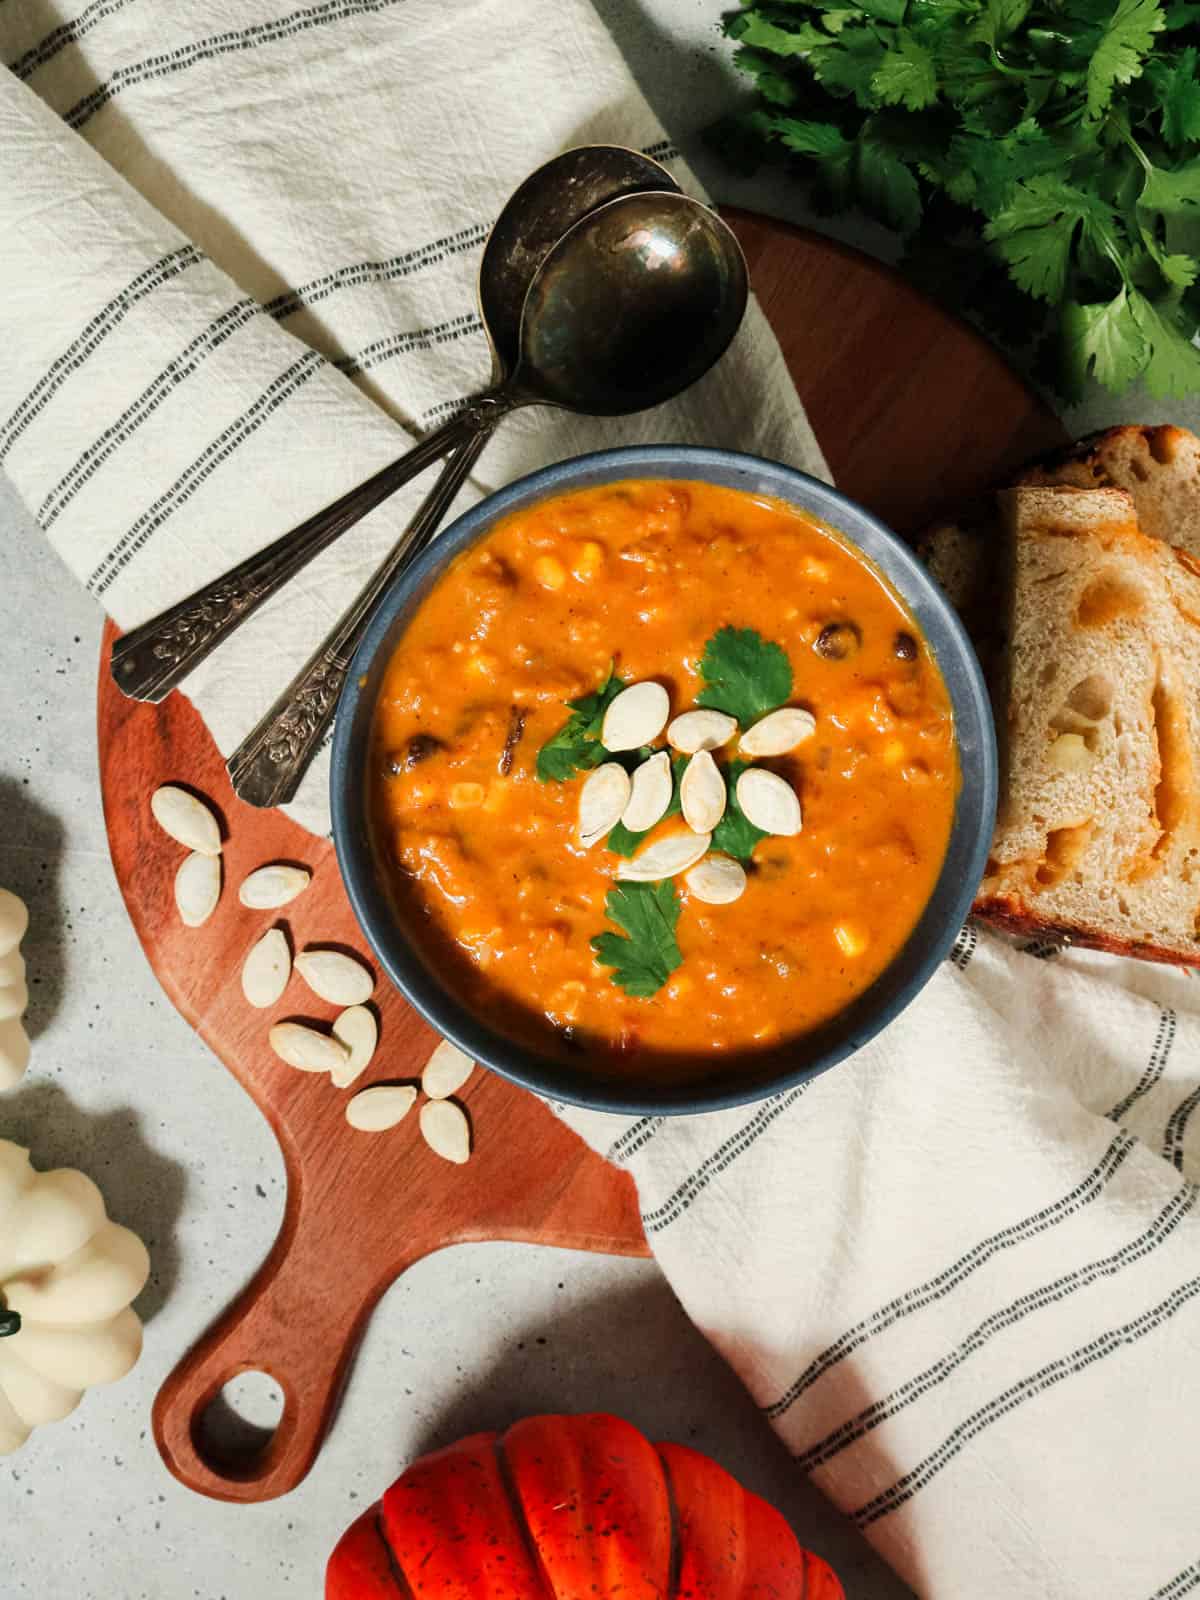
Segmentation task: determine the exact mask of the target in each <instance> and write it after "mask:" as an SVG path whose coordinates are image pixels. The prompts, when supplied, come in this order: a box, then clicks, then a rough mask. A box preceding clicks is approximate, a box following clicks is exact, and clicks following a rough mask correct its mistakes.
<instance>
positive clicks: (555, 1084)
mask: <svg viewBox="0 0 1200 1600" xmlns="http://www.w3.org/2000/svg"><path fill="white" fill-rule="evenodd" d="M632 478H655V479H660V480H661V479H666V480H678V481H683V482H686V481H689V480H691V481H697V480H698V481H701V482H708V483H714V484H718V485H722V486H724V487H728V488H734V489H741V490H743V491H745V492H748V493H750V494H758V495H767V496H770V497H772V498H774V499H777V500H782V501H785V502H787V503H789V504H792V505H796V506H799V507H800V508H801V509H802V510H804V511H807V512H809V513H810V514H812V515H814V516H816V517H818V518H819V519H821V520H822V521H823V522H825V523H827V524H828V525H829V526H830V527H831V528H832V529H833V530H834V531H835V532H836V533H838V534H840V535H841V536H842V537H843V538H844V539H845V541H846V542H847V544H849V545H850V546H851V547H852V548H854V549H857V550H859V551H861V552H862V553H863V554H864V555H866V556H867V557H868V559H869V560H870V561H871V562H873V564H874V565H875V566H876V567H877V568H878V569H879V570H880V571H882V572H883V574H884V575H885V577H886V578H887V579H888V581H889V582H890V583H891V584H892V586H893V588H895V589H896V590H897V592H898V593H899V594H900V595H901V597H902V598H903V600H904V602H905V604H906V605H907V606H908V608H909V610H910V611H911V612H912V614H913V616H914V617H915V619H916V621H917V623H918V625H919V626H920V628H921V631H922V633H923V634H924V637H925V639H926V641H927V643H928V644H929V646H930V648H931V649H932V651H933V654H934V656H935V658H936V660H937V662H938V666H939V668H940V669H941V672H942V676H943V678H944V680H945V682H946V686H947V689H948V690H949V693H950V697H951V703H952V705H953V710H954V721H955V732H956V735H957V741H958V754H959V767H960V788H959V794H958V799H957V804H956V807H955V816H954V823H953V826H952V829H951V835H950V842H949V845H948V847H947V850H946V856H945V859H944V861H943V863H942V869H941V872H940V873H939V876H938V881H937V885H936V887H935V889H934V892H933V894H932V896H931V897H930V899H929V902H928V904H927V905H926V907H925V910H924V912H923V913H922V915H921V917H920V919H919V920H918V922H917V925H916V927H915V928H914V930H913V932H912V934H911V935H910V936H909V939H908V941H907V942H906V944H905V945H904V947H903V948H902V950H901V951H900V953H899V954H898V955H897V956H896V957H895V959H894V960H893V961H892V963H891V965H890V966H889V967H888V968H886V969H885V971H884V972H883V973H882V974H881V975H880V977H879V978H878V979H877V980H876V981H875V983H874V984H872V985H871V987H870V988H869V989H868V990H866V991H865V993H864V994H863V995H862V996H860V997H859V999H858V1000H857V1001H856V1002H854V1003H853V1004H852V1005H851V1006H850V1007H849V1008H848V1009H847V1010H845V1011H843V1012H841V1013H839V1015H838V1016H837V1017H834V1018H833V1019H831V1020H830V1022H829V1023H828V1024H825V1025H823V1026H822V1027H821V1028H819V1029H817V1030H815V1031H814V1032H812V1033H809V1034H805V1035H801V1036H799V1037H797V1038H794V1039H792V1040H790V1041H785V1043H784V1044H782V1045H780V1046H778V1047H776V1048H775V1049H774V1050H770V1051H765V1052H759V1053H756V1054H754V1055H753V1056H743V1057H737V1056H730V1057H728V1058H717V1059H716V1060H715V1061H714V1074H713V1077H712V1078H711V1079H710V1080H709V1079H702V1080H699V1081H690V1082H684V1083H678V1084H665V1085H653V1084H637V1083H635V1082H633V1081H628V1080H625V1079H619V1080H618V1079H613V1078H604V1077H601V1076H599V1075H597V1074H594V1073H592V1072H590V1071H588V1070H586V1069H575V1068H572V1067H570V1066H567V1065H565V1064H564V1063H563V1062H561V1061H559V1060H556V1059H554V1058H553V1057H552V1056H549V1055H545V1056H537V1055H535V1054H533V1053H532V1052H531V1051H530V1050H529V1049H528V1047H527V1046H525V1045H522V1044H518V1043H516V1042H514V1041H513V1040H512V1039H510V1038H508V1037H507V1036H506V1035H505V1034H503V1033H501V1032H500V1031H499V1030H497V1029H494V1028H491V1027H489V1025H488V1024H487V1022H486V1021H485V1020H484V1019H482V1018H481V1017H478V1016H475V1015H473V1014H472V1013H470V1012H469V1011H468V1010H467V1009H466V1007H465V1006H464V1005H463V1004H462V1003H461V1002H460V1001H459V1000H458V999H456V998H455V997H454V996H453V995H452V994H451V993H450V992H449V991H448V990H447V989H445V988H443V987H442V986H441V984H440V983H439V982H438V981H437V979H436V977H435V976H434V974H433V973H432V971H431V970H430V969H429V967H427V966H426V964H425V962H424V960H423V959H422V957H421V954H420V952H419V950H418V949H417V947H416V944H415V943H414V942H413V941H410V940H409V939H408V937H407V936H406V934H405V932H404V930H403V928H402V927H401V926H400V924H399V921H398V919H397V918H396V917H395V915H394V914H393V912H392V910H391V907H390V905H389V902H388V896H387V892H386V888H385V887H384V882H383V876H382V874H381V873H380V871H379V869H378V867H377V864H376V861H375V856H374V852H373V850H372V845H371V840H370V836H369V829H368V821H367V803H368V784H367V774H366V768H367V760H368V755H369V749H370V735H371V722H372V717H373V713H374V708H375V701H376V698H377V695H378V687H379V679H380V676H381V674H382V672H383V670H384V668H385V667H386V665H387V661H388V659H389V658H390V656H391V654H392V650H393V647H394V645H395V643H396V641H397V640H398V638H399V636H400V634H401V633H402V632H403V628H404V625H405V623H406V622H407V619H408V617H409V615H410V614H411V612H412V611H413V610H414V609H415V607H416V605H417V604H419V602H420V601H421V600H422V599H423V598H424V597H425V595H426V593H427V592H428V591H429V589H430V588H431V586H432V584H433V583H434V581H435V580H436V579H437V578H438V577H439V576H440V574H441V573H442V572H443V571H444V570H445V568H446V567H447V566H448V565H449V563H450V562H451V561H452V560H453V559H454V557H455V556H457V555H458V554H459V552H460V551H462V550H464V549H465V548H466V547H467V546H468V545H470V544H472V543H474V542H475V541H477V540H478V539H480V538H482V537H484V536H485V535H486V534H487V532H488V531H489V530H490V529H491V528H492V527H493V526H494V525H495V524H496V522H498V521H499V519H500V518H501V517H504V516H507V515H508V514H509V513H510V512H514V511H519V510H522V509H524V508H525V507H527V506H530V505H533V504H534V503H536V502H537V501H539V500H544V499H546V498H547V497H549V496H550V495H554V494H562V493H564V492H566V491H568V490H573V489H585V488H591V487H596V486H598V485H603V484H606V483H617V482H620V481H622V480H626V479H632ZM997 775H998V760H997V752H996V734H995V728H994V726H993V722H992V711H991V704H990V701H989V698H988V693H987V689H986V686H985V684H984V679H983V673H982V670H981V668H980V665H979V662H978V659H977V658H976V656H975V652H974V650H973V648H972V646H971V643H970V640H969V639H968V637H967V634H966V631H965V630H964V628H963V626H962V623H961V622H960V620H959V618H958V615H957V613H956V612H955V611H954V609H953V607H952V606H951V605H950V603H949V601H948V600H947V599H946V597H945V596H944V595H943V593H942V591H941V590H940V589H939V588H938V586H937V584H936V583H935V582H934V580H933V578H932V577H931V576H930V575H929V573H928V572H927V571H926V570H925V568H924V567H923V566H922V565H921V563H920V561H919V560H918V559H917V557H916V556H915V555H914V553H913V552H912V550H911V549H910V548H909V547H908V546H907V545H906V544H904V543H903V541H902V540H901V539H900V538H899V537H898V536H897V535H896V534H894V533H892V532H891V531H890V529H888V528H887V527H886V526H885V525H884V524H883V523H882V522H880V521H879V519H878V518H877V517H875V516H873V515H872V514H871V513H870V512H869V511H866V510H865V509H864V508H863V507H862V506H860V505H858V504H857V503H856V502H855V501H853V500H850V499H848V498H847V497H846V496H845V495H843V494H842V493H841V492H840V491H839V490H837V489H835V488H832V487H831V486H830V485H829V484H827V483H823V482H821V481H820V480H819V479H817V478H813V477H811V476H810V475H809V474H808V473H805V472H801V471H799V470H798V469H796V468H795V467H788V466H785V465H783V464H782V463H780V462H775V461H769V460H766V459H765V458H763V457H760V456H753V455H747V454H743V453H741V452H738V451H733V450H720V449H712V448H707V447H702V446H697V445H634V446H628V447H623V448H619V449H612V450H600V451H595V452H593V453H591V454H588V455H582V456H574V457H571V458H570V459H568V460H566V461H559V462H556V463H554V464H553V465H551V466H548V467H543V468H541V469H540V470H539V471H537V472H533V473H530V474H529V475H528V476H526V477H524V478H520V479H518V480H517V481H516V482H515V483H512V484H509V485H508V487H507V488H504V489H500V490H498V491H497V492H496V493H494V494H491V495H489V496H487V497H486V498H485V499H483V500H481V501H480V502H479V503H478V504H476V505H474V506H472V507H471V509H470V510H469V511H466V512H464V513H463V515H462V516H460V517H458V518H457V519H456V520H455V521H454V522H453V523H452V524H451V526H450V527H449V528H447V529H446V530H445V532H444V533H442V534H440V535H439V536H438V537H437V538H436V539H435V540H434V542H433V543H432V544H431V545H430V546H429V547H428V548H427V549H426V550H425V551H424V552H423V553H422V554H421V555H420V556H419V557H418V559H417V560H416V561H415V562H414V563H413V564H412V566H411V567H409V568H408V570H407V571H406V572H404V573H403V574H402V575H401V576H400V577H399V578H398V579H397V580H396V582H395V584H394V585H393V587H392V588H391V589H389V590H388V592H387V593H386V594H385V596H384V597H383V600H382V601H381V602H380V605H379V607H378V609H377V611H376V613H375V615H374V616H373V617H372V619H371V622H370V625H369V626H368V628H367V631H366V634H365V635H364V637H363V640H362V643H361V644H360V645H359V648H358V651H357V653H356V654H355V657H354V661H353V664H352V666H351V669H350V673H349V675H348V677H347V680H346V688H345V690H344V692H343V695H342V700H341V704H340V706H339V710H338V718H337V724H336V727H335V730H334V739H333V754H332V766H331V774H330V800H331V811H332V817H333V837H334V843H335V846H336V849H337V858H338V865H339V868H340V870H341V874H342V879H343V882H344V883H345V886H346V892H347V894H348V895H349V898H350V903H351V906H352V907H353V909H354V914H355V916H356V917H357V919H358V922H359V926H360V927H361V928H362V930H363V933H364V935H365V936H366V938H367V940H368V942H369V944H370V945H371V948H372V950H373V951H374V953H375V955H376V957H377V959H378V960H379V962H380V964H381V966H382V967H383V969H384V971H385V972H386V973H387V975H388V977H389V978H390V979H391V981H392V983H394V984H395V986H396V988H397V989H399V990H400V992H401V994H403V995H404V997H405V998H406V999H407V1000H408V1002H409V1003H410V1004H411V1005H412V1006H413V1007H414V1008H415V1009H416V1010H417V1011H418V1012H420V1014H421V1015H422V1016H423V1017H425V1019H426V1020H427V1021H428V1022H430V1023H431V1024H432V1025H433V1027H434V1028H436V1029H437V1030H438V1032H439V1033H441V1034H442V1035H443V1036H444V1037H445V1038H447V1039H450V1040H451V1041H452V1042H453V1043H454V1044H456V1045H457V1046H458V1047H459V1048H460V1049H462V1050H464V1051H465V1052H466V1053H467V1055H469V1056H471V1057H472V1058H473V1059H474V1060H475V1061H478V1062H479V1063H480V1064H481V1065H483V1066H485V1067H489V1068H491V1069H492V1070H493V1071H495V1072H497V1073H499V1074H500V1075H501V1076H502V1077H505V1078H508V1079H510V1080H511V1081H512V1082H514V1083H518V1084H521V1085H522V1086H524V1087H525V1088H527V1089H532V1090H533V1091H534V1092H535V1093H537V1094H540V1095H543V1096H545V1097H546V1098H547V1099H549V1100H551V1101H559V1102H562V1103H565V1104H568V1105H575V1106H581V1107H586V1108H588V1109H591V1110H596V1111H607V1112H613V1113H620V1114H625V1115H630V1116H637V1115H651V1116H670V1115H676V1114H687V1113H695V1112H702V1111H719V1110H725V1109H728V1108H730V1107H734V1106H740V1105H747V1104H750V1103H751V1102H754V1101H757V1100H766V1099H769V1098H771V1097H773V1096H777V1095H781V1094H784V1093H786V1092H788V1091H789V1090H792V1089H795V1088H797V1087H799V1086H800V1085H803V1084H807V1083H808V1082H810V1081H811V1080H812V1079H813V1078H815V1077H817V1076H818V1075H819V1074H820V1073H822V1072H826V1071H828V1070H829V1068H831V1067H834V1066H836V1065H837V1064H838V1063H839V1062H841V1061H844V1060H846V1059H847V1058H848V1057H850V1056H852V1055H854V1054H855V1053H856V1051H858V1050H860V1049H861V1048H862V1047H863V1046H864V1045H865V1044H867V1043H868V1042H869V1041H870V1040H871V1039H873V1038H875V1037H876V1035H878V1034H879V1033H880V1032H882V1030H883V1029H884V1028H886V1027H887V1026H888V1025H889V1024H890V1023H891V1022H893V1021H894V1020H895V1018H896V1017H897V1016H899V1014H900V1013H901V1012H902V1011H903V1010H905V1009H906V1007H907V1006H908V1005H910V1004H911V1002H912V1001H913V1000H914V999H915V998H916V996H917V995H918V994H919V992H920V991H921V990H922V989H923V988H924V987H925V985H926V983H928V981H929V979H930V978H931V977H932V976H933V974H934V972H935V971H936V969H937V967H938V966H939V965H940V964H941V962H942V961H943V960H944V959H946V957H947V956H948V955H949V953H950V951H951V949H952V947H953V945H954V942H955V940H956V938H957V937H958V934H959V931H960V929H961V927H962V925H963V922H964V921H965V919H966V917H967V915H968V913H969V911H970V908H971V902H972V900H973V899H974V896H975V891H976V889H977V887H978V885H979V881H980V879H981V877H982V875H983V870H984V865H985V863H986V860H987V854H988V849H989V846H990V843H991V837H992V828H993V825H994V820H995V812H996V793H997ZM872 997H874V999H872ZM739 1061H740V1062H741V1063H742V1064H741V1066H739V1065H738V1063H739Z"/></svg>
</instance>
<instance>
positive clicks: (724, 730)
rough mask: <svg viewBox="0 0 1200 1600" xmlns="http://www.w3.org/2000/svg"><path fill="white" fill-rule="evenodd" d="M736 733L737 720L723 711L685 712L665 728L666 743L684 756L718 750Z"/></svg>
mask: <svg viewBox="0 0 1200 1600" xmlns="http://www.w3.org/2000/svg"><path fill="white" fill-rule="evenodd" d="M736 732H737V718H736V717H730V716H727V715H726V713H725V712H724V711H685V712H684V713H683V715H682V716H680V717H676V718H675V720H674V721H673V722H672V723H671V724H670V726H669V727H668V728H667V743H668V744H670V745H673V746H674V747H675V749H676V750H678V751H680V752H681V753H682V754H683V755H685V756H694V755H695V754H696V752H697V750H719V749H720V748H721V746H722V745H723V744H728V743H729V741H730V739H732V738H733V736H734V734H735V733H736Z"/></svg>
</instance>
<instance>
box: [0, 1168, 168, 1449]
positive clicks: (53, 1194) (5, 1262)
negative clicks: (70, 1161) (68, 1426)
mask: <svg viewBox="0 0 1200 1600" xmlns="http://www.w3.org/2000/svg"><path fill="white" fill-rule="evenodd" d="M149 1272H150V1258H149V1256H148V1255H147V1254H146V1247H145V1245H144V1244H143V1243H142V1241H141V1240H140V1239H139V1238H138V1236H137V1235H136V1234H135V1233H132V1232H130V1230H129V1229H128V1228H122V1227H120V1226H119V1225H118V1224H117V1223H115V1222H110V1221H109V1219H108V1214H107V1212H106V1211H105V1209H104V1197H103V1196H102V1195H101V1193H100V1191H99V1189H97V1187H96V1185H95V1184H94V1183H93V1182H92V1180H91V1179H90V1178H87V1177H85V1176H84V1175H83V1173H82V1172H74V1171H72V1170H71V1169H70V1168H66V1167H63V1168H60V1169H59V1170H57V1171H54V1172H36V1171H35V1170H34V1168H33V1166H32V1164H31V1162H30V1159H29V1152H28V1151H27V1150H23V1149H22V1148H21V1147H20V1145H16V1144H12V1143H10V1142H9V1141H8V1140H6V1139H0V1456H4V1455H8V1454H9V1453H10V1452H12V1451H13V1450H17V1449H19V1448H20V1447H21V1445H23V1444H24V1443H25V1441H26V1439H27V1438H28V1437H29V1435H30V1433H31V1432H32V1431H33V1429H34V1428H36V1427H40V1426H41V1424H42V1423H45V1422H57V1421H59V1420H60V1419H61V1418H63V1417H65V1416H67V1415H68V1414H69V1413H70V1412H72V1411H74V1409H75V1407H76V1406H77V1405H78V1404H79V1402H80V1400H82V1398H83V1395H84V1391H85V1390H86V1389H90V1388H92V1387H93V1386H95V1385H96V1384H101V1383H113V1382H115V1381H116V1379H118V1378H123V1377H124V1376H125V1374H126V1373H127V1372H128V1371H129V1369H130V1368H131V1367H132V1366H133V1364H134V1362H135V1361H136V1360H137V1358H138V1356H139V1355H140V1353H141V1349H142V1325H141V1322H140V1321H139V1320H138V1317H137V1315H136V1314H135V1312H134V1311H133V1310H131V1308H130V1303H131V1301H133V1300H134V1299H136V1297H137V1296H138V1294H139V1293H140V1292H141V1290H142V1287H143V1285H144V1284H145V1282H146V1279H147V1277H148V1276H149Z"/></svg>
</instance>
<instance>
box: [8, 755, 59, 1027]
mask: <svg viewBox="0 0 1200 1600" xmlns="http://www.w3.org/2000/svg"><path fill="white" fill-rule="evenodd" d="M6 846H8V847H13V848H5V847H6ZM63 849H64V838H63V826H62V823H61V822H60V821H59V819H58V818H57V817H56V816H55V815H54V814H53V812H50V811H47V810H46V808H45V806H43V805H42V804H41V803H40V802H39V801H37V800H35V799H34V798H33V796H32V795H31V794H30V792H29V790H28V789H27V788H26V787H25V786H24V784H22V783H19V782H18V781H17V780H16V779H15V778H6V777H0V854H2V855H3V861H4V865H3V867H2V868H0V887H2V888H5V889H11V890H12V892H13V893H14V894H18V895H20V897H21V899H22V900H24V902H25V904H26V905H27V906H28V907H29V930H28V932H27V933H26V935H25V938H24V940H23V941H22V944H21V952H22V954H23V955H24V957H25V966H26V977H27V981H28V984H29V1009H28V1011H26V1013H25V1029H26V1032H27V1033H28V1034H29V1037H30V1038H31V1039H36V1038H37V1037H38V1035H39V1034H40V1033H44V1032H45V1030H46V1029H47V1028H48V1027H49V1026H50V1024H51V1023H52V1022H53V1021H54V1018H55V1015H56V1013H57V1011H58V1008H59V1006H60V1005H61V1003H62V996H63V984H64V973H65V967H66V940H65V938H64V933H65V928H64V922H65V918H64V915H63V904H62V895H61V892H60V890H59V885H58V876H59V863H60V861H61V858H62V853H63Z"/></svg>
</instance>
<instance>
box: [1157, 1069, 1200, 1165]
mask: <svg viewBox="0 0 1200 1600" xmlns="http://www.w3.org/2000/svg"><path fill="white" fill-rule="evenodd" d="M1197 1106H1200V1084H1197V1085H1196V1087H1195V1088H1194V1089H1193V1090H1192V1092H1191V1094H1189V1095H1188V1096H1187V1098H1186V1099H1185V1100H1181V1101H1180V1102H1179V1104H1178V1105H1177V1106H1176V1107H1175V1109H1174V1111H1172V1113H1171V1115H1170V1117H1169V1118H1168V1119H1167V1131H1166V1136H1165V1138H1164V1139H1163V1155H1164V1156H1166V1158H1167V1160H1168V1161H1170V1162H1172V1163H1173V1164H1174V1165H1175V1167H1176V1168H1177V1169H1178V1171H1180V1172H1182V1171H1183V1141H1184V1138H1185V1137H1186V1135H1187V1125H1188V1119H1189V1118H1190V1117H1191V1114H1192V1112H1193V1111H1195V1109H1196V1107H1197Z"/></svg>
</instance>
